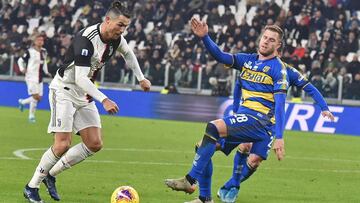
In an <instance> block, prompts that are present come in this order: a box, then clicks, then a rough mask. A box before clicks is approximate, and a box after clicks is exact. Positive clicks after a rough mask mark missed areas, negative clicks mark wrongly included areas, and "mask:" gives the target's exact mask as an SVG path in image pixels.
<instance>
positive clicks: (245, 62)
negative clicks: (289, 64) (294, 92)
mask: <svg viewBox="0 0 360 203" xmlns="http://www.w3.org/2000/svg"><path fill="white" fill-rule="evenodd" d="M233 59H234V60H233V64H232V67H233V68H235V69H238V70H240V76H239V77H240V78H241V80H240V81H241V88H242V89H241V95H242V105H241V106H240V108H239V110H238V113H246V114H250V115H253V116H256V117H258V118H261V119H266V120H269V121H271V122H272V123H275V120H274V118H273V117H274V114H275V112H274V111H275V110H274V109H275V102H274V94H276V93H277V92H285V93H286V91H287V89H288V87H289V83H288V81H289V78H288V75H287V71H286V66H285V64H284V63H283V62H282V61H281V60H280V59H279V58H278V57H274V58H271V59H267V60H258V55H257V54H243V53H239V54H235V55H233Z"/></svg>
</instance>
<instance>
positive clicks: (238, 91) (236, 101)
mask: <svg viewBox="0 0 360 203" xmlns="http://www.w3.org/2000/svg"><path fill="white" fill-rule="evenodd" d="M240 97H241V83H240V80H239V79H238V80H236V82H235V88H234V102H233V112H234V114H236V112H237V111H238V110H239V107H240Z"/></svg>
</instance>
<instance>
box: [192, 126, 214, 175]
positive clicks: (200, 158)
mask: <svg viewBox="0 0 360 203" xmlns="http://www.w3.org/2000/svg"><path fill="white" fill-rule="evenodd" d="M219 138H220V136H219V131H218V129H217V127H216V125H215V124H213V123H211V122H210V123H208V124H207V126H206V130H205V135H204V137H203V139H202V141H201V145H200V147H199V148H198V150H197V152H196V154H195V157H194V161H193V166H192V168H191V170H190V172H189V173H188V174H187V176H190V178H188V179H195V180H198V179H199V177H200V176H201V175H202V173H203V171H204V169H205V168H206V165H207V164H208V163H209V161H210V160H211V157H212V156H213V155H214V153H215V150H216V140H218V139H219Z"/></svg>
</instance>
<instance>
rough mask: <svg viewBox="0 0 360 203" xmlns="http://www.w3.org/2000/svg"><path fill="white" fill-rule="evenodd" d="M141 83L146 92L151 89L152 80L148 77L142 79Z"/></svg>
mask: <svg viewBox="0 0 360 203" xmlns="http://www.w3.org/2000/svg"><path fill="white" fill-rule="evenodd" d="M139 83H140V87H141V89H143V90H144V91H145V92H147V91H149V90H150V87H151V82H150V81H149V80H148V79H146V78H145V79H143V80H141V81H140V82H139Z"/></svg>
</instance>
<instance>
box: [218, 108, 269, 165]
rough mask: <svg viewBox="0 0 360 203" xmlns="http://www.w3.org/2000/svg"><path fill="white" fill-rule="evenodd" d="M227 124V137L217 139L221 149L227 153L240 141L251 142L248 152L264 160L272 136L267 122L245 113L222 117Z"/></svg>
mask: <svg viewBox="0 0 360 203" xmlns="http://www.w3.org/2000/svg"><path fill="white" fill-rule="evenodd" d="M223 120H224V121H225V123H226V126H227V131H228V132H227V137H226V138H222V139H220V140H218V142H219V143H220V145H221V151H222V152H224V153H225V154H226V155H229V154H230V153H231V151H232V150H233V149H234V148H236V147H237V146H238V145H239V144H241V143H246V142H252V143H253V145H252V148H251V151H250V153H252V154H256V155H258V156H260V157H261V158H262V159H264V160H266V159H267V156H268V153H269V150H270V149H271V144H272V141H273V136H271V133H270V132H269V131H268V130H267V127H266V125H267V124H268V123H266V122H263V121H261V120H259V119H256V118H255V117H253V116H250V115H247V114H237V115H233V116H228V117H225V118H223Z"/></svg>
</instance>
